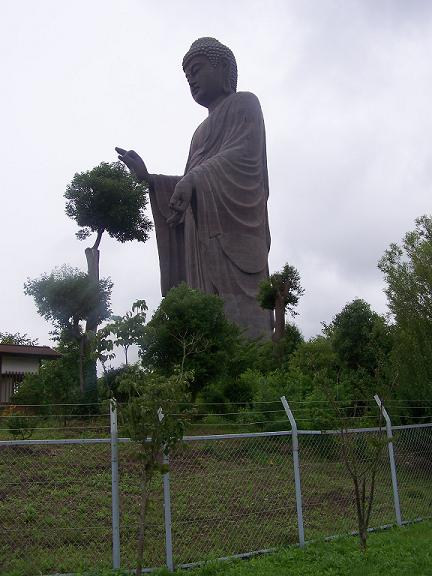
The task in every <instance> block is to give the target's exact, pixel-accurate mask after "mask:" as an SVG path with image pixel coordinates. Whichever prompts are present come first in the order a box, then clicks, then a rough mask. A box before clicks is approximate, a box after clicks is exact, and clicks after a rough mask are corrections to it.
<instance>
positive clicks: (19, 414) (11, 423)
mask: <svg viewBox="0 0 432 576" xmlns="http://www.w3.org/2000/svg"><path fill="white" fill-rule="evenodd" d="M9 412H10V413H11V415H10V416H9V417H8V418H7V420H6V423H7V427H8V429H9V433H10V434H11V435H12V436H14V437H15V438H17V439H20V440H28V439H29V438H30V437H31V435H32V434H33V430H34V428H35V427H36V426H37V419H36V418H32V417H31V416H27V415H26V414H25V412H24V411H23V410H20V409H17V408H15V406H11V407H10V408H9Z"/></svg>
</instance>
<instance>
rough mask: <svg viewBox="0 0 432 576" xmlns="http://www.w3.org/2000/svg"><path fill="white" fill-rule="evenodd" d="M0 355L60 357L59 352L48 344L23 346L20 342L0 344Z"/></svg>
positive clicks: (46, 358)
mask: <svg viewBox="0 0 432 576" xmlns="http://www.w3.org/2000/svg"><path fill="white" fill-rule="evenodd" d="M0 356H26V357H27V358H40V359H41V360H49V359H50V358H52V359H54V358H60V357H61V354H60V353H59V352H56V351H55V350H53V348H50V347H49V346H24V345H21V344H0Z"/></svg>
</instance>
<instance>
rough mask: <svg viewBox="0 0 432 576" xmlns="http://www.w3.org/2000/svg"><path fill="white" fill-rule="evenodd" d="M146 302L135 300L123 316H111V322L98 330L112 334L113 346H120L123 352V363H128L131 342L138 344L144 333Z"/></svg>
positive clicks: (107, 334)
mask: <svg viewBox="0 0 432 576" xmlns="http://www.w3.org/2000/svg"><path fill="white" fill-rule="evenodd" d="M146 310H147V304H146V303H145V301H144V300H137V301H136V302H134V304H133V305H132V310H131V311H128V312H126V314H125V315H124V316H112V318H111V322H110V323H109V324H107V325H106V326H104V328H102V330H100V332H102V333H103V334H104V335H106V336H107V337H108V336H109V335H110V334H113V335H114V340H113V344H114V346H121V347H122V348H123V350H124V353H125V364H126V366H127V365H128V350H129V348H130V346H132V344H139V343H140V342H141V341H142V339H143V337H144V334H145V319H146Z"/></svg>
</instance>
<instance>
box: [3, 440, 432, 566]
mask: <svg viewBox="0 0 432 576" xmlns="http://www.w3.org/2000/svg"><path fill="white" fill-rule="evenodd" d="M420 433H421V434H425V432H424V431H422V432H420V431H419V432H418V434H420ZM422 438H423V437H421V438H420V437H419V438H415V437H414V436H413V435H412V434H411V432H410V436H409V437H408V436H405V437H403V436H402V435H400V436H399V437H398V438H397V439H396V442H397V444H396V447H397V454H398V456H399V458H398V462H397V464H398V477H399V488H400V496H401V506H402V515H403V517H404V519H413V518H415V517H417V516H427V515H430V514H431V513H432V498H431V480H432V469H431V467H430V453H429V456H428V453H427V452H426V451H425V450H426V448H427V446H430V442H429V441H430V437H429V436H428V437H427V438H426V437H424V438H423V440H424V441H425V442H426V440H427V442H426V443H424V446H426V448H422V450H421V451H419V450H416V446H417V445H418V444H419V443H420V440H422ZM422 446H423V444H422ZM300 448H301V454H300V458H301V471H302V484H303V508H304V519H305V532H306V539H308V540H310V539H315V538H323V537H325V536H328V535H332V534H342V533H346V532H349V531H351V530H355V529H356V519H355V511H354V501H353V497H352V487H351V483H350V480H349V478H348V476H347V473H346V470H345V469H344V466H343V464H342V463H341V462H339V461H338V459H337V451H335V449H334V448H335V447H334V443H331V442H330V443H329V438H328V437H327V438H326V437H325V436H322V437H318V436H317V437H311V438H306V437H303V438H301V444H300ZM429 449H430V448H429ZM119 456H120V494H121V551H122V559H121V560H122V561H121V565H122V566H123V567H125V568H128V569H132V568H133V567H134V565H135V545H136V544H135V543H136V528H137V503H138V499H139V484H138V480H139V475H138V467H137V463H136V462H135V461H134V460H133V458H132V456H131V446H130V445H129V444H121V445H120V450H119ZM170 476H171V499H172V502H171V504H172V520H173V542H174V559H175V562H176V564H181V563H187V562H197V561H200V560H203V559H211V558H217V557H219V556H227V555H232V554H238V553H243V552H249V551H252V550H259V549H265V548H273V547H287V546H289V545H290V544H294V543H295V542H297V523H296V514H295V497H294V479H293V468H292V454H291V440H290V437H287V436H285V437H271V438H252V439H241V440H239V439H236V440H220V441H213V442H209V441H199V442H191V443H187V444H185V445H184V446H183V447H182V449H181V450H180V451H179V453H178V454H177V455H176V456H174V457H172V459H171V473H170ZM153 489H154V502H153V507H152V509H151V511H150V515H149V526H148V530H147V543H146V544H147V545H146V558H145V565H147V566H158V565H159V566H160V565H163V563H164V554H165V550H164V527H163V505H162V490H161V481H160V478H158V479H156V480H155V483H154V486H153ZM110 518H111V463H110V446H109V444H104V445H101V444H97V445H63V446H57V445H49V446H35V445H33V446H15V447H5V446H1V447H0V523H1V530H0V573H1V574H2V576H34V575H35V574H49V573H55V572H63V573H67V572H78V571H80V570H81V571H84V570H88V569H90V568H92V569H96V568H97V569H99V570H104V569H105V570H108V569H109V567H110V565H111V520H110ZM393 522H394V512H393V501H392V492H391V485H390V474H389V468H388V462H387V460H386V459H384V461H383V463H382V467H381V468H380V470H379V474H378V484H377V493H376V501H375V504H374V509H373V515H372V519H371V525H372V526H379V525H382V524H387V523H393ZM414 529H415V527H413V530H414ZM404 530H405V529H404ZM409 530H411V528H410V529H409ZM401 533H404V534H405V533H406V534H408V529H406V530H405V531H401ZM383 536H384V534H383ZM395 537H397V534H396V536H395ZM373 539H375V536H373ZM351 542H353V546H354V548H353V550H354V549H355V548H356V545H355V542H354V540H352V541H351ZM323 546H324V548H323V549H325V550H327V545H323ZM338 546H339V543H335V547H334V549H335V550H337V549H338ZM310 550H312V548H310ZM371 550H372V548H371ZM299 552H302V551H296V550H295V549H288V552H283V554H291V553H293V554H297V553H299ZM307 554H310V552H309V548H308V549H307ZM370 554H372V552H371V553H368V557H369V556H370ZM268 560H269V561H270V559H268ZM263 561H264V560H263ZM311 562H312V560H311ZM249 564H250V565H253V562H250V563H247V565H249ZM243 565H244V566H246V564H245V563H242V564H241V566H243ZM234 568H235V565H233V566H232V567H231V566H230V567H229V569H230V570H231V569H233V570H234ZM206 569H208V570H210V569H211V570H213V569H216V568H212V567H211V565H209V566H207V567H206ZM224 569H228V565H225V568H224ZM224 573H225V572H224ZM322 573H323V574H329V575H330V574H338V572H331V571H329V572H322ZM198 574H199V572H198ZM202 574H203V575H204V574H206V572H202ZM209 574H212V572H209ZM215 574H219V573H218V572H215ZM233 574H235V572H233ZM239 574H241V573H239ZM245 574H248V573H245ZM258 574H260V573H258ZM263 574H265V573H263ZM275 574H276V576H277V574H278V572H275ZM281 574H283V572H281ZM294 574H295V573H292V575H293V576H294ZM306 574H307V573H306ZM311 574H314V573H313V572H312V573H311ZM341 574H343V572H341ZM359 574H360V572H359ZM387 574H388V573H387V572H386V576H387ZM416 574H422V573H421V572H418V573H415V572H412V571H411V574H410V576H416ZM424 574H427V572H425V573H424ZM430 574H431V575H432V571H431V572H430Z"/></svg>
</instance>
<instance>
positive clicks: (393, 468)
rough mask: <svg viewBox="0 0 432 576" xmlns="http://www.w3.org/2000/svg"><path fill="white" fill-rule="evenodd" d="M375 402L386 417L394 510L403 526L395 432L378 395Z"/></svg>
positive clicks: (398, 521)
mask: <svg viewBox="0 0 432 576" xmlns="http://www.w3.org/2000/svg"><path fill="white" fill-rule="evenodd" d="M374 400H375V402H376V403H377V404H378V406H379V408H380V410H381V413H382V415H383V417H384V420H385V423H386V430H387V441H388V453H389V460H390V470H391V479H392V486H393V501H394V508H395V513H396V522H397V523H398V525H399V526H401V525H402V517H401V511H400V502H399V490H398V482H397V474H396V462H395V457H394V450H393V430H392V425H391V420H390V416H389V415H388V412H387V410H386V409H385V408H384V404H383V403H382V402H381V400H380V397H379V396H378V394H375V396H374Z"/></svg>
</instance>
